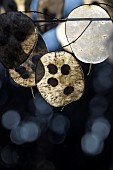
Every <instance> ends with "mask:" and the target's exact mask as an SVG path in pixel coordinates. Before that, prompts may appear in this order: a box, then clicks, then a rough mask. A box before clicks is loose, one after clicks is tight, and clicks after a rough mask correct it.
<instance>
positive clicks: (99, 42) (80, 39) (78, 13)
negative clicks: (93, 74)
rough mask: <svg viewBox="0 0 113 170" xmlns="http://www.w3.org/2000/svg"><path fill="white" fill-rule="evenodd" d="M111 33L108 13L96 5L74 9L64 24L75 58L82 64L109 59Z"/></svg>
mask: <svg viewBox="0 0 113 170" xmlns="http://www.w3.org/2000/svg"><path fill="white" fill-rule="evenodd" d="M112 31H113V23H112V21H111V19H110V17H109V15H108V13H107V12H106V11H105V10H104V9H103V8H101V7H100V6H97V5H83V6H80V7H78V8H76V9H74V10H73V11H72V12H71V13H70V14H69V16H68V21H67V22H66V35H67V38H68V41H69V43H71V42H72V43H71V48H72V50H73V52H74V54H75V56H76V57H77V58H78V59H79V60H80V61H82V62H84V63H92V64H97V63H101V62H103V61H104V60H106V59H107V58H108V57H109V48H108V46H107V43H108V41H109V40H110V37H111V34H112Z"/></svg>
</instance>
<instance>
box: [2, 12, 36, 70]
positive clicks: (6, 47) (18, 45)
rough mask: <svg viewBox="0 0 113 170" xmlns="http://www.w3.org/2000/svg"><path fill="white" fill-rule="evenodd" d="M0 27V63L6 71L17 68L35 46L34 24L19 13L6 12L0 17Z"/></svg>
mask: <svg viewBox="0 0 113 170" xmlns="http://www.w3.org/2000/svg"><path fill="white" fill-rule="evenodd" d="M0 25H1V26H0V61H1V62H2V64H3V65H4V66H5V67H6V68H8V69H10V68H15V67H18V66H19V65H20V64H22V63H23V62H25V60H26V59H27V58H28V57H29V55H30V54H31V52H32V50H33V48H34V46H35V44H36V40H37V38H38V33H37V30H36V27H35V24H34V23H33V21H32V19H31V18H30V17H28V16H27V15H25V14H23V13H21V12H8V13H4V14H1V15H0Z"/></svg>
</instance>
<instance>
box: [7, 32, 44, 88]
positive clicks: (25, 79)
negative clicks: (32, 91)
mask: <svg viewBox="0 0 113 170" xmlns="http://www.w3.org/2000/svg"><path fill="white" fill-rule="evenodd" d="M46 53H47V48H46V45H45V43H44V40H43V39H42V37H41V35H39V37H38V41H37V44H36V47H35V49H34V51H33V52H32V54H31V55H30V56H29V58H28V59H27V60H26V61H25V62H24V63H23V64H21V65H20V66H19V67H17V68H15V69H9V74H10V76H11V78H12V79H13V80H14V81H15V82H16V83H17V84H19V85H21V86H24V87H32V86H35V85H36V84H35V72H36V65H37V62H38V60H39V59H40V57H41V56H43V55H44V54H46Z"/></svg>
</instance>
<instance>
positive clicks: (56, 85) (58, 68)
mask: <svg viewBox="0 0 113 170" xmlns="http://www.w3.org/2000/svg"><path fill="white" fill-rule="evenodd" d="M36 83H37V87H38V90H39V92H40V93H41V95H42V97H43V98H44V99H45V100H46V101H47V102H48V103H49V104H50V105H52V106H55V107H60V106H65V105H67V104H69V103H71V102H72V101H76V100H78V99H80V97H81V96H82V94H83V92H84V75H83V71H82V69H81V67H80V65H79V63H78V62H77V61H76V60H75V58H74V57H73V56H72V55H71V54H70V53H67V52H65V51H60V52H51V53H47V54H45V55H43V56H42V57H41V58H40V61H39V62H38V64H37V69H36Z"/></svg>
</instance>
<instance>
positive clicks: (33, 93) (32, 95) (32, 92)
mask: <svg viewBox="0 0 113 170" xmlns="http://www.w3.org/2000/svg"><path fill="white" fill-rule="evenodd" d="M30 89H31V94H32V96H33V99H35V95H34V92H33V88H32V87H30Z"/></svg>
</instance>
